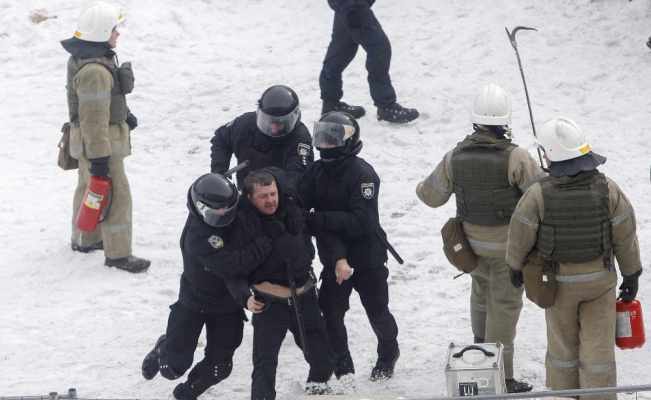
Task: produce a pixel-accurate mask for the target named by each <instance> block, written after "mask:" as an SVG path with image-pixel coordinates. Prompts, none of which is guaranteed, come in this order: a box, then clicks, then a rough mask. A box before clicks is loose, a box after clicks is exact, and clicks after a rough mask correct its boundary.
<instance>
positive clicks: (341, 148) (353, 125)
mask: <svg viewBox="0 0 651 400" xmlns="http://www.w3.org/2000/svg"><path fill="white" fill-rule="evenodd" d="M313 133H314V138H313V139H312V146H314V147H316V148H317V149H318V150H319V151H320V152H321V159H324V158H327V157H324V153H326V154H327V153H333V154H332V155H346V156H348V155H357V154H358V153H359V152H360V151H361V149H362V141H361V140H359V138H360V129H359V124H358V123H357V121H356V120H355V118H354V117H353V116H352V115H350V114H347V113H345V112H341V111H332V112H329V113H326V114H323V116H322V117H321V119H319V120H318V121H317V122H315V123H314V132H313ZM335 153H336V154H335Z"/></svg>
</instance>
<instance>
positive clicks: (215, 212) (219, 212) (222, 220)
mask: <svg viewBox="0 0 651 400" xmlns="http://www.w3.org/2000/svg"><path fill="white" fill-rule="evenodd" d="M196 207H197V211H199V213H200V214H201V215H202V216H203V220H204V222H205V223H207V224H208V225H210V226H214V227H216V228H220V227H222V226H226V225H228V224H230V223H231V221H233V219H234V218H235V212H236V210H237V202H235V204H233V205H232V206H230V207H222V208H219V209H215V208H210V207H208V206H207V205H206V204H205V203H204V202H202V201H197V203H196Z"/></svg>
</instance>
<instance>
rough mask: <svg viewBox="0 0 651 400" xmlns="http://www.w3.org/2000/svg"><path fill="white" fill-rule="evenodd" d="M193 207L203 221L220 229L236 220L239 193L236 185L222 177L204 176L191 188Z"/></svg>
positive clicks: (214, 175)
mask: <svg viewBox="0 0 651 400" xmlns="http://www.w3.org/2000/svg"><path fill="white" fill-rule="evenodd" d="M190 197H191V198H192V206H193V207H194V208H195V209H196V210H197V211H198V212H199V214H201V216H202V217H203V221H204V222H205V223H207V224H208V225H210V226H213V227H216V228H220V227H224V226H226V225H228V224H230V223H231V222H232V221H233V219H234V218H235V212H236V210H237V201H238V199H239V193H238V192H237V188H236V187H235V185H234V184H233V183H232V182H231V181H229V180H228V179H226V178H224V177H223V176H222V175H219V174H215V173H209V174H205V175H202V176H201V177H199V179H197V180H196V181H195V182H194V183H193V184H192V187H191V188H190Z"/></svg>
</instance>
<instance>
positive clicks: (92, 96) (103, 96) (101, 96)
mask: <svg viewBox="0 0 651 400" xmlns="http://www.w3.org/2000/svg"><path fill="white" fill-rule="evenodd" d="M77 97H79V102H80V103H81V102H82V101H96V100H110V99H111V93H110V92H98V93H83V94H79V95H77Z"/></svg>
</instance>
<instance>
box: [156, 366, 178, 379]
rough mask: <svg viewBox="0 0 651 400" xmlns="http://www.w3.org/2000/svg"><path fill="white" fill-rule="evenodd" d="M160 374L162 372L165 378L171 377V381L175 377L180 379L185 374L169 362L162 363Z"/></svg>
mask: <svg viewBox="0 0 651 400" xmlns="http://www.w3.org/2000/svg"><path fill="white" fill-rule="evenodd" d="M160 374H161V376H162V377H163V378H165V379H169V380H171V381H173V380H175V379H179V378H180V377H181V376H183V372H178V371H176V370H175V369H174V368H173V367H172V366H171V365H169V364H161V366H160Z"/></svg>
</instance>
